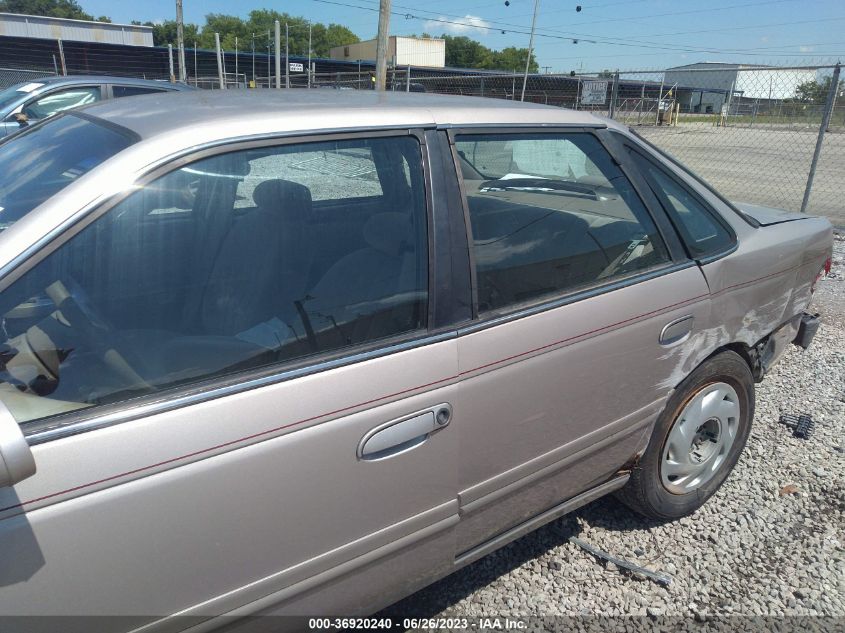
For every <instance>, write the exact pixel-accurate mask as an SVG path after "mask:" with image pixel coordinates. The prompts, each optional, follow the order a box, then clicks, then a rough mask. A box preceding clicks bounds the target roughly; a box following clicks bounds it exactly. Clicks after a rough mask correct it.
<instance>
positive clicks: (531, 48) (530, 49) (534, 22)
mask: <svg viewBox="0 0 845 633" xmlns="http://www.w3.org/2000/svg"><path fill="white" fill-rule="evenodd" d="M539 8H540V0H534V17H532V18H531V37H530V38H529V39H528V58H527V59H526V60H525V75H523V77H522V96H521V97H520V98H519V100H520V101H525V86H526V85H528V69H529V68H530V66H531V53H532V52H533V51H534V27H535V26H536V25H537V10H538V9H539Z"/></svg>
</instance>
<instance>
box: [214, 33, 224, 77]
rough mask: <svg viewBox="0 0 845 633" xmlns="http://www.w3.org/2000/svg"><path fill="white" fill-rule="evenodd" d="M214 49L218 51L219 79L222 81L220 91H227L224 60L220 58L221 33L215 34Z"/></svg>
mask: <svg viewBox="0 0 845 633" xmlns="http://www.w3.org/2000/svg"><path fill="white" fill-rule="evenodd" d="M214 47H215V48H216V49H217V77H218V79H219V80H220V90H225V89H226V82H225V81H224V80H223V58H222V57H221V56H220V33H215V34H214Z"/></svg>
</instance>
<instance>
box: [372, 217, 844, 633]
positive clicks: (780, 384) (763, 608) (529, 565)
mask: <svg viewBox="0 0 845 633" xmlns="http://www.w3.org/2000/svg"><path fill="white" fill-rule="evenodd" d="M834 248H835V251H834V268H833V271H832V274H831V275H830V276H829V277H828V278H827V279H825V280H823V281H821V282H820V283H819V287H818V290H817V292H816V298H815V300H814V304H813V306H814V307H815V309H816V310H817V311H819V312H821V313H822V314H823V316H824V321H823V325H822V327H821V328H820V330H819V333H818V334H817V336H816V339H815V341H814V343H813V345H812V346H811V347H810V349H809V350H808V351H806V352H802V351H801V350H800V349H798V348H795V347H794V348H793V349H792V350H790V351H789V352H787V354H786V355H785V357H784V358H783V359H782V360H781V362H780V363H779V364H778V365H777V366H776V367H775V368H774V369H773V370H772V372H771V373H770V374H769V375H768V376H767V377H766V379H765V381H764V382H763V383H762V384H761V385H758V386H757V409H756V416H755V421H754V427H753V429H752V431H751V437H750V438H749V441H748V444H747V446H746V448H745V451H744V453H743V456H742V457H741V459H740V461H739V464H738V465H737V467H736V469H735V470H734V472H733V473H732V475H731V477H730V478H729V480H728V481H727V482H726V484H725V485H724V486H723V487H722V489H721V490H720V491H719V492H718V493H717V494H716V495H715V496H714V497H713V498H712V499H711V500H710V501H709V502H708V503H707V504H706V505H705V506H704V507H703V508H702V509H701V510H699V511H698V512H697V513H696V514H694V515H693V516H691V517H687V518H685V519H681V520H680V521H677V522H673V523H665V524H659V523H654V522H649V521H646V520H644V519H641V518H639V517H638V516H637V515H634V514H633V513H631V512H630V511H629V510H627V509H626V508H624V507H623V506H621V505H619V504H617V502H615V501H614V500H613V499H612V498H609V499H608V498H605V499H601V500H599V501H597V502H595V503H593V504H591V505H589V506H586V507H584V508H582V509H581V510H580V511H578V512H576V513H575V514H572V515H569V516H566V517H563V518H562V519H559V520H557V521H554V522H552V523H551V524H548V525H547V526H545V527H544V528H541V529H540V530H538V531H536V532H534V533H532V534H529V535H528V536H525V537H523V538H522V539H520V540H518V541H515V542H514V543H512V544H510V545H509V546H508V547H506V548H504V549H502V550H499V551H498V552H495V553H494V554H491V555H490V556H487V557H486V558H484V559H482V560H480V561H478V562H476V563H474V564H473V565H471V566H469V567H466V568H464V569H463V570H461V571H459V572H457V573H455V574H453V575H452V576H450V577H448V578H446V579H444V580H442V581H440V582H438V583H436V584H434V585H432V586H430V587H428V588H427V589H424V590H422V591H420V592H418V593H416V594H414V595H413V596H411V597H409V598H407V599H405V600H403V601H402V602H400V603H397V604H396V605H394V606H393V607H391V608H390V609H388V610H387V611H386V613H387V614H390V615H394V616H395V617H402V616H404V617H407V616H441V617H445V616H449V615H451V616H456V615H457V616H466V617H477V616H491V615H493V616H503V617H507V616H512V617H525V616H544V617H548V616H555V615H564V616H574V615H599V616H620V615H647V616H651V617H657V616H660V615H663V616H666V617H671V616H681V617H684V618H686V619H694V620H688V621H696V620H697V621H701V620H707V619H712V618H713V617H716V618H722V617H724V616H728V615H739V614H741V615H751V616H755V615H756V616H761V615H763V616H784V615H786V616H819V615H822V616H835V617H836V620H833V621H831V620H826V621H825V622H826V623H827V624H828V625H832V626H833V628H831V629H829V630H840V631H841V630H843V626H845V619H843V618H845V492H843V487H844V486H845V476H843V473H844V472H845V468H844V467H845V235H843V234H841V233H840V234H839V235H837V241H836V243H835V247H834ZM787 412H788V413H793V412H807V413H811V414H812V415H813V417H814V419H815V420H817V426H816V431H815V434H814V435H813V436H812V437H811V438H810V439H809V440H807V441H802V440H799V439H795V438H793V437H792V435H791V433H790V431H789V430H788V429H787V428H785V427H784V426H782V425H779V424H777V420H778V417H779V415H780V414H781V413H787ZM787 486H789V487H787ZM793 488H794V491H793V492H790V490H793ZM573 535H574V536H578V537H579V538H581V539H582V540H584V541H586V542H588V543H590V544H592V545H594V546H596V547H598V548H600V549H602V550H604V551H605V552H608V553H611V554H614V555H616V556H619V557H622V558H625V559H628V560H630V561H632V562H635V563H638V564H640V565H642V566H645V567H647V568H650V569H654V570H661V571H664V572H668V573H669V574H671V575H672V576H673V577H674V578H673V581H672V583H671V584H670V585H669V586H668V587H666V588H664V587H661V586H660V585H658V584H656V583H654V582H652V581H650V580H645V579H642V578H638V577H635V576H631V575H628V574H627V573H623V572H621V571H620V570H618V569H617V568H616V567H615V565H613V564H607V565H605V564H603V563H602V562H600V561H598V560H597V559H596V558H594V557H593V556H591V555H590V554H587V553H586V552H584V551H583V550H581V549H580V548H578V547H576V546H575V545H573V544H571V543H569V542H568V538H569V537H570V536H573ZM639 622H640V623H642V622H643V621H639ZM729 622H730V621H729ZM814 622H816V623H817V621H814ZM570 624H571V621H570ZM629 624H631V623H630V622H629ZM631 630H634V629H631Z"/></svg>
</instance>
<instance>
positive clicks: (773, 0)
mask: <svg viewBox="0 0 845 633" xmlns="http://www.w3.org/2000/svg"><path fill="white" fill-rule="evenodd" d="M784 2H795V0H763V1H762V2H746V3H744V4H729V5H724V6H720V7H708V8H707V9H690V10H688V11H669V12H667V13H652V14H651V15H639V16H637V19H638V20H644V19H651V18H663V17H668V16H675V15H692V14H695V13H713V12H714V11H729V10H732V9H743V8H746V7H759V6H763V5H769V4H783V3H784ZM560 11H561V10H560V9H559V10H558V12H560ZM630 21H631V18H630V17H625V18H603V19H601V20H593V21H591V22H581V23H580V24H579V26H586V25H588V24H607V23H608V22H630ZM561 26H564V25H562V24H558V25H554V26H550V27H547V28H548V29H556V28H559V27H561Z"/></svg>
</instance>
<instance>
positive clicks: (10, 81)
mask: <svg viewBox="0 0 845 633" xmlns="http://www.w3.org/2000/svg"><path fill="white" fill-rule="evenodd" d="M55 74H56V71H55V70H26V69H20V68H0V90H3V89H4V88H8V87H9V86H14V85H15V84H19V83H23V82H27V81H35V80H36V79H41V78H43V77H52V76H55Z"/></svg>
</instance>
